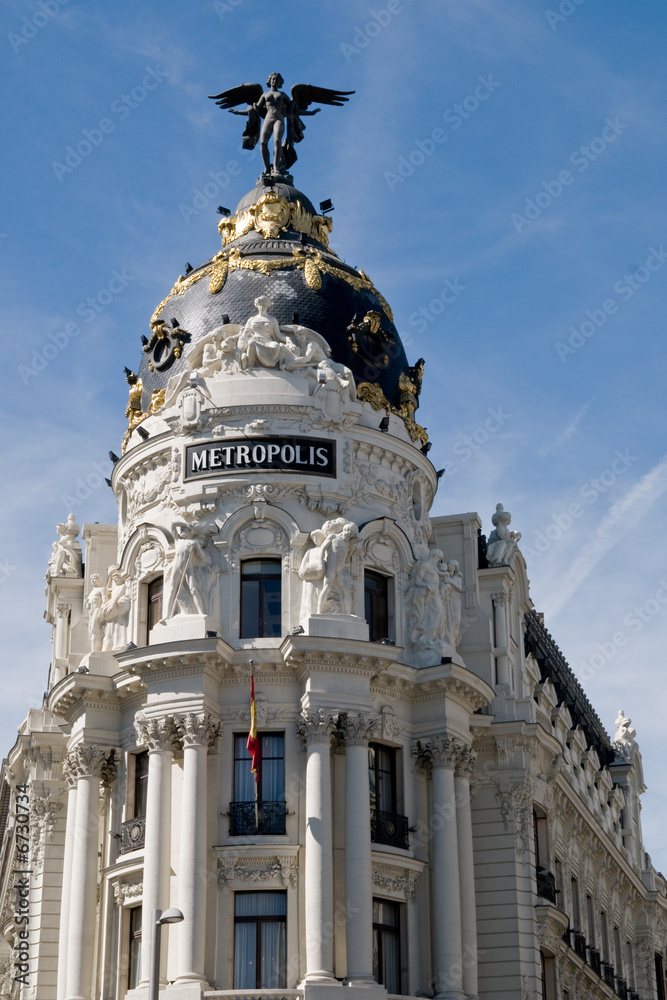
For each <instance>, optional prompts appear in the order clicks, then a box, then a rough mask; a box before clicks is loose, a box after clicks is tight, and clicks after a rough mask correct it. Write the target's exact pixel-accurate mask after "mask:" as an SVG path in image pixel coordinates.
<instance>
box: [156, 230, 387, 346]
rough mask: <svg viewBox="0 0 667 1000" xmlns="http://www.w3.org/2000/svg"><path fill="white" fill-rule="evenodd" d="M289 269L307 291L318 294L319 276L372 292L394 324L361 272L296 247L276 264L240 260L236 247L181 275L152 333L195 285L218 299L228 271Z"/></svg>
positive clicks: (160, 307)
mask: <svg viewBox="0 0 667 1000" xmlns="http://www.w3.org/2000/svg"><path fill="white" fill-rule="evenodd" d="M289 267H296V268H299V270H301V271H303V273H304V280H305V282H306V284H307V285H308V287H309V288H313V289H314V290H318V289H320V288H321V287H322V275H323V274H330V275H331V276H332V277H335V278H338V279H341V280H342V281H345V282H346V283H347V284H348V285H351V286H352V288H354V290H355V291H357V292H358V291H368V292H371V293H372V294H373V295H375V297H376V298H377V299H378V301H379V302H380V303H381V305H382V308H383V309H384V311H385V313H386V315H387V318H388V319H389V320H390V321H392V322H393V319H394V317H393V313H392V311H391V307H390V305H389V303H388V302H387V300H386V299H385V298H384V296H383V295H381V294H380V292H378V290H377V288H376V287H375V285H374V284H373V282H372V281H371V280H370V278H369V277H368V275H367V274H364V272H363V271H357V272H356V273H354V274H350V272H349V271H345V270H343V268H341V267H336V266H335V265H334V264H331V263H330V262H329V261H327V260H324V258H323V256H322V253H321V252H320V251H319V250H317V249H316V248H315V247H296V248H295V250H294V251H293V253H292V256H291V257H280V258H278V259H277V260H264V259H262V258H256V257H243V256H242V254H241V251H240V250H239V249H238V247H236V248H233V249H230V250H226V251H225V250H222V251H220V253H218V254H216V255H215V257H213V259H212V260H210V261H209V263H208V264H206V265H205V266H204V267H200V268H198V269H197V270H196V271H193V272H192V273H191V274H189V275H188V276H187V277H186V278H184V277H183V276H182V275H181V276H180V277H179V279H178V281H177V282H176V284H175V285H174V287H173V288H172V290H171V291H170V292H169V294H168V295H166V296H165V297H164V298H163V299H162V302H160V304H159V305H158V307H157V308H156V310H155V312H154V313H153V315H152V316H151V321H150V325H151V330H155V328H156V327H157V326H159V324H160V320H159V316H160V313H161V312H162V310H163V309H164V307H165V306H166V304H167V302H168V301H169V300H170V299H171V298H172V297H173V296H174V295H183V293H184V292H186V291H187V290H188V288H191V287H192V285H195V284H196V283H197V282H198V281H201V280H202V278H209V286H208V287H209V291H210V292H211V294H212V295H217V294H218V292H220V291H222V289H223V288H224V287H225V282H226V280H227V275H228V274H229V272H230V271H235V270H238V269H243V270H248V271H259V272H260V273H261V274H266V275H269V274H271V272H272V271H281V270H286V269H287V268H289Z"/></svg>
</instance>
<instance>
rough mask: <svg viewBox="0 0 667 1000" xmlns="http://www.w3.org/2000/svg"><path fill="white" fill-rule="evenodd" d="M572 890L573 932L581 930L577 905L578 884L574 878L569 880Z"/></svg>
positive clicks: (578, 904) (579, 907) (579, 909)
mask: <svg viewBox="0 0 667 1000" xmlns="http://www.w3.org/2000/svg"><path fill="white" fill-rule="evenodd" d="M570 888H571V890H572V926H573V927H574V929H575V931H580V930H581V906H580V903H579V883H578V882H577V880H576V878H574V876H573V877H572V879H571V880H570Z"/></svg>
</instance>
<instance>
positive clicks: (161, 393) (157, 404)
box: [148, 389, 167, 415]
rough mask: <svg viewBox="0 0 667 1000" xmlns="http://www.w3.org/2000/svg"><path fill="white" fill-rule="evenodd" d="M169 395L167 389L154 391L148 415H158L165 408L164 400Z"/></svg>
mask: <svg viewBox="0 0 667 1000" xmlns="http://www.w3.org/2000/svg"><path fill="white" fill-rule="evenodd" d="M166 394H167V390H166V389H154V390H153V393H152V395H151V401H150V403H149V404H148V415H150V414H151V413H157V411H158V410H159V409H160V408H161V407H162V406H164V398H165V396H166Z"/></svg>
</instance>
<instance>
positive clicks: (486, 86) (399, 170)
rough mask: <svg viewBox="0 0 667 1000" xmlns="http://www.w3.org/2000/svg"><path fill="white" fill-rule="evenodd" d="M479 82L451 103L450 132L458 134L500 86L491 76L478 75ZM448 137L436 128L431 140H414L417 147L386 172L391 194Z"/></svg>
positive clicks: (448, 113)
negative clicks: (393, 170)
mask: <svg viewBox="0 0 667 1000" xmlns="http://www.w3.org/2000/svg"><path fill="white" fill-rule="evenodd" d="M477 80H478V83H477V86H476V87H475V88H474V90H473V91H472V93H470V94H468V95H467V96H466V97H464V98H463V100H462V101H460V102H457V103H456V104H452V105H451V107H449V108H447V109H446V110H445V111H444V112H443V114H442V117H443V120H444V121H445V123H446V124H447V125H448V126H449V131H450V132H456V131H458V129H460V128H461V126H462V125H463V123H464V122H465V121H467V120H468V119H469V118H470V117H471V116H472V115H473V114H474V113H475V111H477V110H478V108H479V107H480V106H481V105H482V104H483V103H484V101H488V99H489V98H490V97H491V95H492V94H495V92H496V90H498V88H499V87H500V86H501V84H500V83H499V82H498V81H497V80H494V79H493V77H492V75H491V74H490V73H489V74H488V76H486V77H484V76H478V77H477ZM448 138H449V134H448V133H447V132H446V131H445V130H444V129H442V128H434V129H433V130H432V131H431V133H430V137H429V136H427V137H426V138H425V139H415V145H414V148H413V149H412V150H411V151H410V152H409V153H408V155H407V156H400V157H399V159H398V164H397V166H396V171H395V172H392V171H385V174H384V179H385V180H386V182H387V186H388V187H389V190H390V191H394V190H395V189H396V187H397V186H398V185H399V184H403V183H404V182H405V181H406V180H407V178H408V177H412V175H413V174H414V172H415V170H416V169H418V168H419V167H421V166H423V164H424V163H426V160H427V159H429V158H430V157H431V156H433V154H434V153H435V151H436V149H437V147H438V146H442V145H444V143H446V142H447V140H448Z"/></svg>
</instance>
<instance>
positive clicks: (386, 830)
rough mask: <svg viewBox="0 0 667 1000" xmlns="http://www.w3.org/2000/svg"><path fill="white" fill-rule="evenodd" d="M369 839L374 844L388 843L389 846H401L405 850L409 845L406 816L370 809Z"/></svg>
mask: <svg viewBox="0 0 667 1000" xmlns="http://www.w3.org/2000/svg"><path fill="white" fill-rule="evenodd" d="M371 840H372V841H373V843H374V844H388V845H389V846H390V847H401V848H403V850H405V851H407V849H408V847H409V846H410V845H409V843H408V817H407V816H399V815H398V814H397V813H389V812H381V810H380V809H371Z"/></svg>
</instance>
